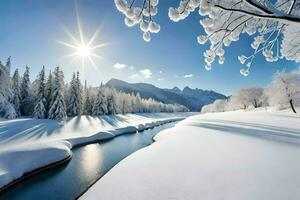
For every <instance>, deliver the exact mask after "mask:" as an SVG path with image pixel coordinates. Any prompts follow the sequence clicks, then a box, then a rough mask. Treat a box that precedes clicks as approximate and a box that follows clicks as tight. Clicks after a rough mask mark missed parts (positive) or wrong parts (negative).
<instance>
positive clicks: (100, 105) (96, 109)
mask: <svg viewBox="0 0 300 200" xmlns="http://www.w3.org/2000/svg"><path fill="white" fill-rule="evenodd" d="M102 89H103V86H102V83H101V86H100V88H99V91H98V93H97V97H96V100H95V103H94V106H93V115H105V114H107V101H106V98H105V96H104V94H103V91H102Z"/></svg>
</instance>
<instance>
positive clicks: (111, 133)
mask: <svg viewBox="0 0 300 200" xmlns="http://www.w3.org/2000/svg"><path fill="white" fill-rule="evenodd" d="M186 117H187V116H185V117H175V118H167V119H163V120H157V121H153V122H150V123H144V124H138V125H135V126H125V127H122V128H117V129H112V130H108V131H101V132H98V133H96V134H94V135H91V136H88V137H82V138H74V139H65V140H63V141H67V142H69V143H70V144H71V148H70V152H71V154H70V155H68V156H67V157H65V158H64V159H62V160H59V161H56V162H53V163H50V164H48V165H45V166H40V167H39V168H36V169H33V170H32V171H28V172H26V173H24V174H23V175H22V176H20V177H18V178H16V179H14V180H12V181H11V182H9V183H7V184H6V185H4V186H3V187H1V188H0V195H1V193H2V192H4V191H5V190H6V189H8V188H10V187H12V186H14V185H15V184H17V183H20V182H21V181H22V180H24V179H28V178H30V177H31V176H34V175H35V174H38V173H40V172H42V171H45V170H47V169H50V168H54V167H56V166H59V165H62V164H64V163H66V162H68V161H69V160H70V159H71V158H72V149H74V148H77V147H81V146H84V145H88V144H93V143H98V142H102V141H105V140H110V139H113V138H115V137H118V136H120V135H124V134H130V133H135V132H140V131H144V130H147V129H151V128H154V127H156V126H160V125H163V124H166V123H172V122H176V121H181V120H183V119H185V118H186ZM100 178H101V177H100ZM100 178H99V179H100ZM99 179H97V180H96V181H95V182H94V183H92V184H91V186H92V185H93V184H95V183H96V182H97V181H98V180H99ZM91 186H90V187H91ZM90 187H88V188H87V190H88V189H89V188H90ZM87 190H85V191H84V192H86V191H87ZM84 192H83V193H82V194H84ZM82 194H80V195H79V196H78V197H77V198H76V199H78V198H79V197H80V196H81V195H82Z"/></svg>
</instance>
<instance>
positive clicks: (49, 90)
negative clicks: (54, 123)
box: [45, 70, 54, 112]
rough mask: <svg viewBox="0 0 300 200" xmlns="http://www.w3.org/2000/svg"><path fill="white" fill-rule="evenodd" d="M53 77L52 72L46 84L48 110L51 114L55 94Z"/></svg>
mask: <svg viewBox="0 0 300 200" xmlns="http://www.w3.org/2000/svg"><path fill="white" fill-rule="evenodd" d="M53 88H54V86H53V77H52V72H51V70H50V73H49V76H48V79H47V82H46V87H45V96H46V110H47V112H49V109H50V104H51V99H52V94H53Z"/></svg>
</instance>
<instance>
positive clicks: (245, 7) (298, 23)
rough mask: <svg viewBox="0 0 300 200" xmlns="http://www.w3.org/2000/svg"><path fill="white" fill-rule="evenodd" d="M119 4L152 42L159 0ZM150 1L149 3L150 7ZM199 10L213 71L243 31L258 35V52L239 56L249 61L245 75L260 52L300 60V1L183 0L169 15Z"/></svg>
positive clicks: (179, 17)
mask: <svg viewBox="0 0 300 200" xmlns="http://www.w3.org/2000/svg"><path fill="white" fill-rule="evenodd" d="M115 3H116V6H117V8H118V9H119V10H120V11H121V12H122V13H124V14H125V16H126V18H125V23H126V24H127V25H128V26H133V25H135V24H140V27H141V30H142V31H143V32H144V39H145V40H146V41H150V39H149V38H150V34H149V33H150V32H158V31H159V29H156V30H157V31H153V30H152V29H151V26H152V25H151V23H152V22H153V20H152V17H151V16H154V14H156V13H157V6H158V0H144V1H143V4H140V5H137V7H135V8H133V7H132V6H133V4H137V1H132V3H131V4H129V3H128V2H127V1H126V0H115ZM147 3H148V4H149V6H146V5H147ZM147 8H148V10H151V9H152V8H153V9H154V8H155V12H154V13H153V15H150V14H151V12H149V11H148V12H143V17H141V15H139V14H138V13H140V12H137V11H140V10H145V9H146V10H147ZM149 8H150V9H149ZM196 9H198V10H199V15H201V16H202V17H201V20H200V24H201V26H203V28H204V30H205V33H206V35H200V36H198V37H197V41H198V43H199V44H204V43H206V42H208V41H209V42H210V47H209V49H208V50H206V51H205V52H204V57H205V63H206V65H205V68H206V69H207V70H211V68H212V64H213V62H214V61H215V60H216V59H217V60H218V62H219V63H220V64H223V63H224V62H225V57H224V55H225V47H229V46H230V45H231V43H232V42H235V41H238V40H239V39H240V36H241V34H243V33H246V34H248V35H249V36H251V37H253V38H254V41H253V43H252V44H251V47H252V48H253V49H254V52H253V54H252V55H247V56H246V55H241V56H239V60H240V62H241V64H245V67H243V68H242V69H241V70H240V73H241V74H242V75H244V76H248V75H249V73H250V68H251V65H252V63H253V61H254V59H255V57H256V55H257V54H258V53H262V54H263V55H264V56H265V59H266V61H268V62H276V61H278V60H279V59H282V58H286V59H288V60H293V61H296V62H300V36H299V35H300V34H299V33H300V1H299V0H275V1H271V0H226V1H220V0H179V5H178V7H176V8H174V7H170V8H169V13H168V14H169V18H170V19H171V20H172V21H174V22H178V21H180V20H183V19H185V18H187V17H188V16H189V15H190V13H192V12H194V11H195V10H196ZM134 13H135V14H134ZM145 17H146V18H147V19H146V21H145V19H144V18H145ZM130 20H131V21H130ZM127 21H130V22H132V23H127ZM155 24H156V23H155ZM145 35H146V36H147V37H145ZM148 36H149V37H148Z"/></svg>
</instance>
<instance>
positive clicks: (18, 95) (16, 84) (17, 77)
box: [11, 69, 21, 117]
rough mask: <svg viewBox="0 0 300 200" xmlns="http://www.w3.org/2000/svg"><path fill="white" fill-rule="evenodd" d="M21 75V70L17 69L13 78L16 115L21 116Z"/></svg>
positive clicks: (13, 98)
mask: <svg viewBox="0 0 300 200" xmlns="http://www.w3.org/2000/svg"><path fill="white" fill-rule="evenodd" d="M20 79H21V78H20V75H19V70H18V69H16V70H15V72H14V75H13V78H12V93H13V96H12V100H11V101H12V104H13V105H14V108H15V111H16V116H17V117H18V116H20V115H21V112H20V101H21V88H20V82H21V80H20Z"/></svg>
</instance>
